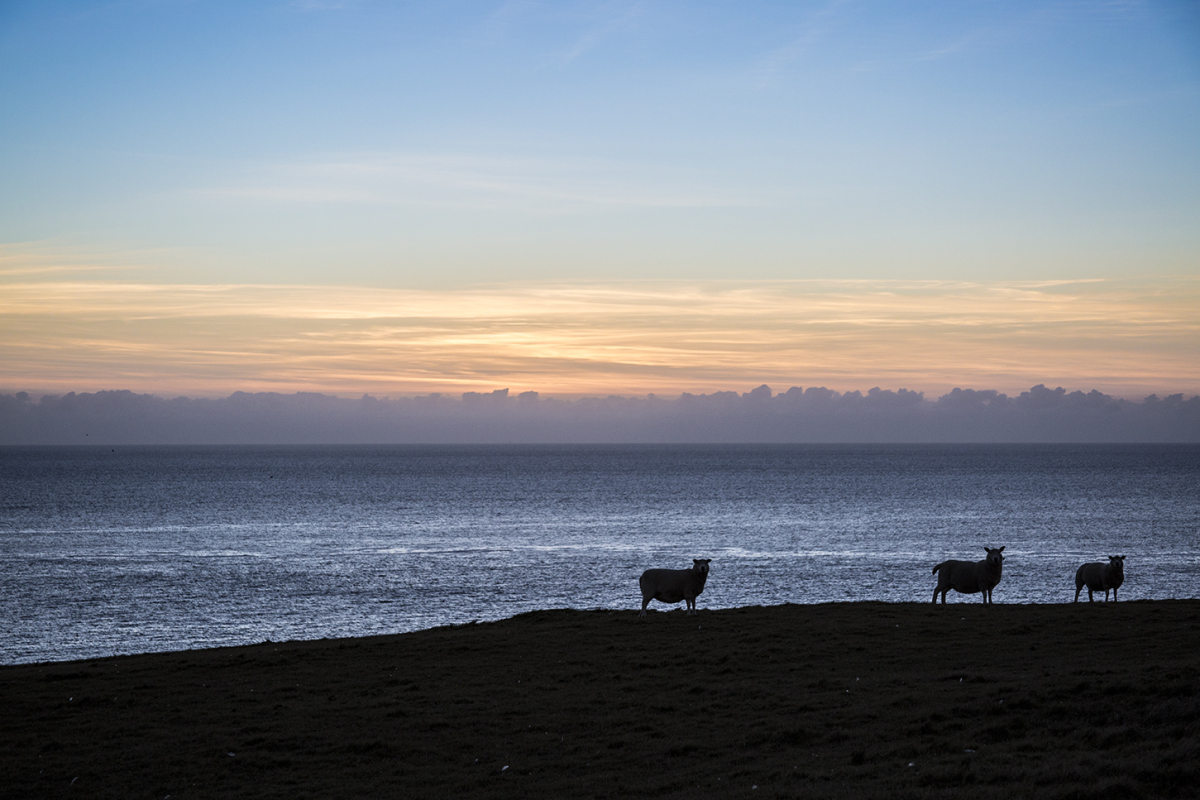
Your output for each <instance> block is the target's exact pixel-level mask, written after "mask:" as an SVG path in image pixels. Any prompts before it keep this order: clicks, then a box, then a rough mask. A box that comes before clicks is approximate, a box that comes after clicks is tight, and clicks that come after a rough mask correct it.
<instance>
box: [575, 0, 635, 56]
mask: <svg viewBox="0 0 1200 800" xmlns="http://www.w3.org/2000/svg"><path fill="white" fill-rule="evenodd" d="M606 10H608V11H609V14H608V18H607V19H605V20H604V21H603V22H601V23H599V24H597V25H594V26H593V27H592V28H591V29H589V30H588V31H587V32H586V33H584V34H583V36H581V37H579V39H578V40H577V41H576V42H575V44H574V45H572V46H571V48H570V49H569V50H567V52H566V55H564V56H563V62H564V63H566V62H570V61H574V60H575V59H577V58H579V57H580V56H581V55H583V54H584V53H586V52H588V51H589V50H592V49H594V48H595V47H597V46H598V45H600V44H601V43H602V42H603V41H604V40H605V39H608V38H609V37H611V36H613V35H614V34H616V33H618V32H619V31H621V30H623V29H625V28H628V27H629V26H630V25H631V24H632V23H633V21H634V20H636V19H637V18H638V17H640V16H642V13H643V10H642V4H641V3H635V4H633V5H629V6H617V7H616V8H611V7H610V8H609V9H606Z"/></svg>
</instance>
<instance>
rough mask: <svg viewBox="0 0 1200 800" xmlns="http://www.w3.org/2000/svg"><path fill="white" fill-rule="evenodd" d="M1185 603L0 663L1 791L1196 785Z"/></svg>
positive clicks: (471, 631)
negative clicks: (63, 661) (2, 710)
mask: <svg viewBox="0 0 1200 800" xmlns="http://www.w3.org/2000/svg"><path fill="white" fill-rule="evenodd" d="M1198 686H1200V601H1192V600H1188V601H1166V602H1134V603H1119V604H1108V605H1105V604H1102V603H1094V604H1090V605H1089V604H1087V603H1080V604H1078V605H1074V604H1064V605H995V606H992V607H984V606H983V605H981V604H980V603H978V602H974V603H972V602H968V601H963V602H958V603H951V604H948V605H945V606H941V605H939V606H933V605H930V604H883V603H839V604H828V605H807V606H796V605H786V606H775V607H769V608H761V607H752V608H738V609H726V610H716V611H712V610H703V609H702V610H701V612H700V614H699V616H697V617H687V616H684V615H683V614H682V613H681V612H677V611H675V612H670V613H661V612H660V613H652V614H651V615H650V616H649V618H648V619H647V620H644V621H639V620H638V619H637V618H636V613H635V612H634V611H565V610H562V611H544V612H536V613H532V614H525V615H522V616H519V617H516V618H513V619H508V620H503V621H501V622H495V623H486V624H478V625H464V626H458V627H449V628H438V629H434V630H429V631H421V632H417V633H409V634H401V635H395V636H384V637H374V638H368V639H344V640H321V641H311V642H284V643H273V642H267V643H264V644H260V645H253V646H248V647H237V648H222V649H215V650H203V651H188V652H179V653H160V654H150V655H139V656H125V657H117V658H106V659H98V660H91V661H78V662H71V663H56V664H37V665H18V666H6V667H0V708H3V709H4V714H3V718H2V720H0V753H2V755H0V793H3V796H4V797H13V798H17V797H20V798H28V797H47V798H53V797H121V798H143V797H144V798H165V797H168V796H169V797H171V798H186V797H216V796H230V797H365V796H395V797H449V796H455V797H462V796H476V797H485V796H486V797H619V796H638V797H678V798H694V797H709V796H712V797H748V798H768V797H806V798H807V797H846V798H850V797H855V798H857V797H887V798H904V797H913V798H917V797H919V798H937V797H945V798H956V799H957V798H962V797H971V798H972V799H973V800H977V799H978V798H990V797H995V798H1001V797H1003V798H1011V797H1013V796H1021V797H1038V798H1081V799H1082V798H1095V797H1100V798H1104V797H1108V798H1124V797H1196V796H1198V795H1200V694H1198V692H1197V688H1198Z"/></svg>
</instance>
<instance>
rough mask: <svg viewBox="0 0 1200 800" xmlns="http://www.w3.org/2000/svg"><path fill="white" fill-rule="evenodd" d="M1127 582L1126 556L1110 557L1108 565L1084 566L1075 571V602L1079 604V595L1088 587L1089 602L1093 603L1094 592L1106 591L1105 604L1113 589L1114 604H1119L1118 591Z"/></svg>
mask: <svg viewBox="0 0 1200 800" xmlns="http://www.w3.org/2000/svg"><path fill="white" fill-rule="evenodd" d="M1124 582H1125V556H1109V557H1108V563H1107V564H1105V563H1104V562H1103V561H1097V562H1096V563H1094V564H1084V565H1083V566H1081V567H1080V568H1079V569H1077V570H1075V602H1076V603H1078V602H1079V593H1080V592H1082V591H1083V587H1084V586H1087V590H1088V602H1089V603H1090V602H1092V592H1093V591H1097V592H1098V591H1100V590H1101V589H1103V590H1104V602H1106V603H1107V602H1108V590H1109V589H1112V593H1113V602H1114V603H1115V602H1117V589H1120V588H1121V584H1122V583H1124Z"/></svg>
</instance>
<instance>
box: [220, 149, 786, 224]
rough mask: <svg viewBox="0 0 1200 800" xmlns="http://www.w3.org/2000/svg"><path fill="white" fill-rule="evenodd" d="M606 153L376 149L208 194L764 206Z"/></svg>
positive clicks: (518, 206)
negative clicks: (645, 170)
mask: <svg viewBox="0 0 1200 800" xmlns="http://www.w3.org/2000/svg"><path fill="white" fill-rule="evenodd" d="M634 172H635V170H633V169H632V168H631V167H630V166H628V165H624V164H617V163H613V162H607V161H603V160H599V159H557V160H555V159H545V158H541V159H538V158H519V157H512V158H505V157H490V156H479V155H459V154H422V153H373V154H352V155H347V156H341V157H327V158H313V159H308V160H304V161H294V162H288V163H279V164H272V165H266V166H264V167H262V168H259V169H257V170H254V171H253V173H252V174H250V175H247V176H244V177H241V178H238V179H236V180H234V181H232V182H230V183H229V184H227V185H224V186H220V187H216V188H210V189H207V190H203V191H202V192H201V194H202V195H204V196H209V197H216V198H222V199H227V198H231V197H232V198H247V199H266V200H274V201H283V202H297V203H335V204H336V203H383V204H398V205H410V206H425V207H432V208H447V209H480V210H496V209H506V210H518V211H521V210H523V211H536V212H548V213H555V214H558V213H569V212H571V211H573V210H596V209H604V208H610V209H619V208H629V209H650V208H706V207H711V208H716V207H735V206H751V205H759V204H761V203H762V202H764V198H762V197H755V196H754V194H752V193H751V192H748V191H744V190H729V189H713V188H710V187H705V186H702V185H695V184H693V183H691V182H688V181H684V180H674V179H672V178H671V177H670V176H661V177H656V176H651V177H646V176H644V175H643V176H638V175H635V174H634Z"/></svg>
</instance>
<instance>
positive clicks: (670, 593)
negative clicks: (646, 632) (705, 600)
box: [638, 558, 712, 617]
mask: <svg viewBox="0 0 1200 800" xmlns="http://www.w3.org/2000/svg"><path fill="white" fill-rule="evenodd" d="M711 562H712V559H711V558H693V559H692V568H691V569H648V570H646V571H645V572H643V573H642V577H641V578H639V579H638V586H640V587H641V588H642V613H640V614H638V616H639V617H644V616H646V606H648V605H650V601H651V600H658V601H661V602H663V603H678V602H679V601H680V600H686V601H687V609H688V610H687V613H688V614H695V613H696V597H697V596H698V595H699V594H700V593H701V592H703V591H704V584H705V583H706V582H707V581H708V565H709V563H711Z"/></svg>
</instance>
